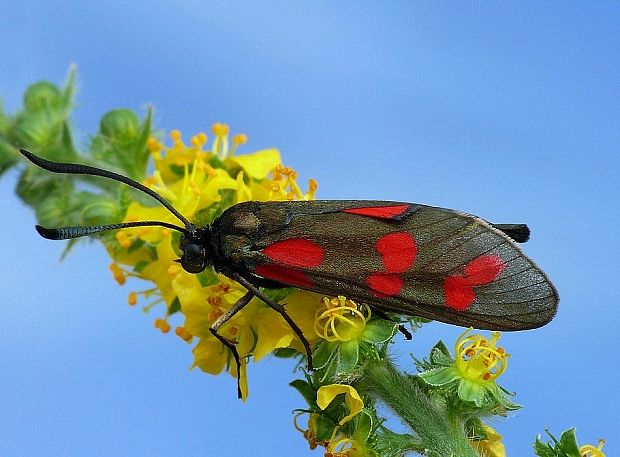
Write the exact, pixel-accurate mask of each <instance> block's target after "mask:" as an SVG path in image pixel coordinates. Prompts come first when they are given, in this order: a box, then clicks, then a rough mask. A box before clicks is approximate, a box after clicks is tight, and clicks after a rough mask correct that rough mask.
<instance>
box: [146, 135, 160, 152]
mask: <svg viewBox="0 0 620 457" xmlns="http://www.w3.org/2000/svg"><path fill="white" fill-rule="evenodd" d="M146 148H147V149H148V150H149V151H150V152H159V151H161V150H162V148H163V145H162V144H161V143H160V142H159V141H158V140H157V138H155V137H150V138H149V139H148V140H146Z"/></svg>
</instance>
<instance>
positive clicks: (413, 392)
mask: <svg viewBox="0 0 620 457" xmlns="http://www.w3.org/2000/svg"><path fill="white" fill-rule="evenodd" d="M360 388H365V389H364V390H366V391H367V392H368V393H369V394H371V395H373V396H375V397H377V398H378V399H379V400H381V401H383V402H384V403H385V404H386V405H387V406H389V407H390V408H391V409H392V410H393V411H394V412H395V413H396V414H397V415H398V416H399V417H400V418H402V420H403V421H405V423H407V424H408V425H409V426H410V427H411V428H412V429H413V430H414V431H415V433H416V434H417V435H418V436H419V437H420V439H421V440H422V442H423V443H424V445H425V447H426V449H428V452H427V455H428V456H433V457H439V456H441V457H450V456H454V457H457V456H458V457H478V454H477V453H476V451H474V450H473V449H472V447H471V446H470V444H469V440H468V439H467V437H466V436H465V431H464V429H463V425H462V423H461V422H460V421H451V420H450V418H449V415H448V412H447V411H446V410H445V408H442V407H441V406H440V405H438V404H436V403H435V402H433V401H432V400H431V399H430V398H429V397H428V396H427V395H426V394H425V393H424V392H423V391H422V390H421V389H420V388H419V387H418V386H417V385H416V383H415V381H414V380H413V379H412V378H410V377H408V376H405V375H404V374H402V373H400V372H399V371H398V370H397V369H396V368H395V367H394V365H393V364H392V363H391V362H390V361H389V360H387V359H386V360H383V361H380V360H371V361H368V363H367V365H366V366H365V368H364V377H363V381H362V382H361V385H360Z"/></svg>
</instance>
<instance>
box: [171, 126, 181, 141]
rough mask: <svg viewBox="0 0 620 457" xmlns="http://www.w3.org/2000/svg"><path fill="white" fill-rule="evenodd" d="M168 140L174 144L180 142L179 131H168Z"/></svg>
mask: <svg viewBox="0 0 620 457" xmlns="http://www.w3.org/2000/svg"><path fill="white" fill-rule="evenodd" d="M170 139H171V140H172V141H174V142H175V143H176V142H177V141H181V131H180V130H177V129H174V130H171V131H170Z"/></svg>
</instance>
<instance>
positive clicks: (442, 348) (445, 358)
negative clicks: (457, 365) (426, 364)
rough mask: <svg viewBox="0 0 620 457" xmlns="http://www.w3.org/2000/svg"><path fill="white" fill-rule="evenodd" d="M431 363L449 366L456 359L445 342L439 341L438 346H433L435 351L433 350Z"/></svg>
mask: <svg viewBox="0 0 620 457" xmlns="http://www.w3.org/2000/svg"><path fill="white" fill-rule="evenodd" d="M430 361H431V364H433V365H442V366H449V365H451V364H452V362H453V361H454V359H453V358H452V355H451V354H450V350H449V349H448V348H447V346H446V345H445V344H444V342H443V341H441V340H439V341H438V342H437V344H436V345H435V346H433V349H431V354H430Z"/></svg>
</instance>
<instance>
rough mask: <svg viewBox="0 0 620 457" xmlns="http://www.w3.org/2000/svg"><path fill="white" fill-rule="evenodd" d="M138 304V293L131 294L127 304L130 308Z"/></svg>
mask: <svg viewBox="0 0 620 457" xmlns="http://www.w3.org/2000/svg"><path fill="white" fill-rule="evenodd" d="M136 303H138V294H137V293H136V292H129V296H128V297H127V304H128V305H129V306H135V304H136Z"/></svg>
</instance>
